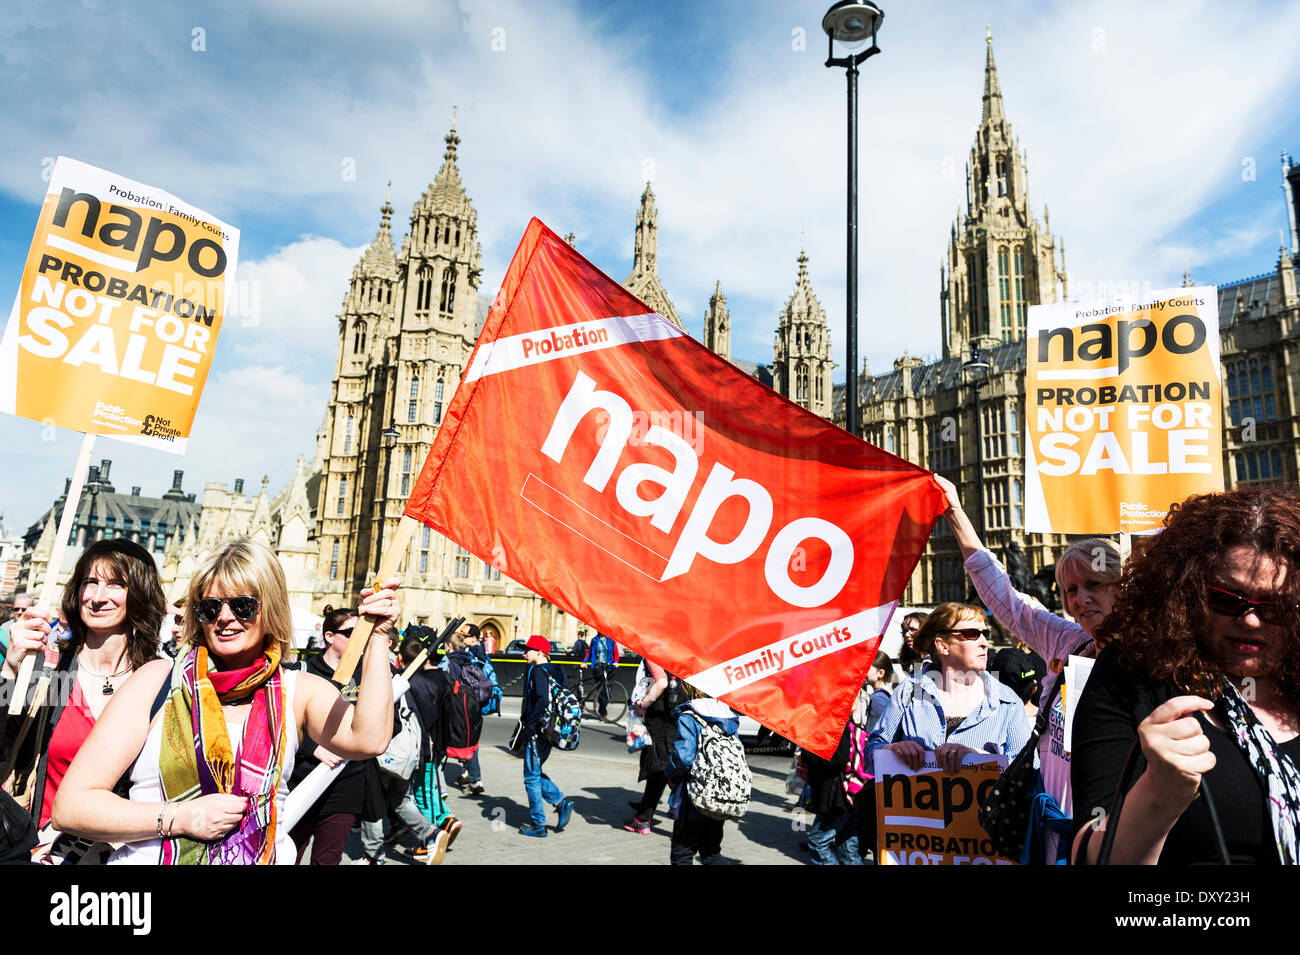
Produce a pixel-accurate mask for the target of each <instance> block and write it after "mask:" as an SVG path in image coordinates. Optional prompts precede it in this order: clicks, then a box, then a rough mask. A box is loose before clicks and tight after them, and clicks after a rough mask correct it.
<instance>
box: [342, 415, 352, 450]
mask: <svg viewBox="0 0 1300 955" xmlns="http://www.w3.org/2000/svg"><path fill="white" fill-rule="evenodd" d="M343 453H344V454H351V453H352V415H348V420H347V424H346V425H345V426H344V431H343Z"/></svg>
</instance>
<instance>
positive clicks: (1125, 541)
mask: <svg viewBox="0 0 1300 955" xmlns="http://www.w3.org/2000/svg"><path fill="white" fill-rule="evenodd" d="M1132 553H1133V535H1132V534H1130V533H1129V532H1128V531H1121V532H1120V535H1119V566H1120V567H1121V568H1123V566H1124V565H1125V564H1127V563H1128V559H1129V555H1130V554H1132Z"/></svg>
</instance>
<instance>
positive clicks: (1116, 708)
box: [1072, 486, 1300, 865]
mask: <svg viewBox="0 0 1300 955" xmlns="http://www.w3.org/2000/svg"><path fill="white" fill-rule="evenodd" d="M1298 569H1300V496H1297V495H1296V493H1295V492H1294V491H1292V490H1286V489H1282V488H1278V487H1250V486H1247V487H1241V488H1237V489H1236V490H1234V491H1230V492H1228V493H1226V494H1206V495H1200V496H1196V497H1191V498H1189V499H1188V500H1187V501H1185V502H1184V503H1183V504H1182V505H1181V506H1180V507H1178V508H1177V509H1175V510H1173V511H1171V512H1170V514H1169V516H1168V517H1167V518H1166V520H1165V529H1164V530H1163V531H1162V532H1161V533H1160V534H1158V535H1157V536H1155V537H1154V538H1152V539H1150V540H1149V541H1148V542H1147V544H1146V546H1145V547H1143V548H1142V550H1141V553H1139V554H1135V555H1134V557H1133V558H1132V560H1131V561H1130V562H1129V565H1128V566H1127V567H1126V568H1125V571H1124V575H1123V577H1122V578H1121V580H1120V584H1119V592H1118V594H1117V596H1116V600H1115V606H1114V610H1113V612H1112V613H1111V615H1110V617H1109V618H1108V619H1107V620H1106V622H1105V623H1104V624H1103V625H1102V626H1101V627H1099V628H1098V631H1097V638H1098V642H1099V643H1101V644H1104V645H1105V649H1104V650H1103V651H1102V652H1101V654H1100V655H1099V656H1098V658H1097V663H1096V665H1095V666H1094V668H1093V671H1092V675H1091V677H1090V678H1089V680H1088V685H1087V688H1086V689H1085V690H1084V692H1083V696H1082V698H1081V699H1080V701H1079V711H1078V713H1077V715H1076V716H1075V720H1074V726H1073V734H1074V760H1073V764H1072V777H1073V789H1074V804H1075V807H1076V813H1075V819H1076V820H1078V822H1077V823H1076V825H1079V827H1080V833H1079V835H1080V837H1081V839H1080V842H1081V843H1082V845H1081V849H1082V852H1083V854H1084V856H1085V858H1087V859H1089V860H1095V859H1096V858H1097V853H1098V849H1099V844H1100V843H1101V842H1102V839H1100V838H1093V837H1092V832H1091V830H1092V829H1093V827H1094V826H1096V827H1097V828H1098V829H1104V828H1105V823H1104V821H1102V820H1104V819H1105V816H1106V813H1108V812H1109V810H1110V807H1111V805H1112V801H1113V798H1114V796H1115V792H1116V789H1117V788H1118V785H1119V783H1120V780H1121V775H1122V767H1123V766H1124V763H1125V760H1126V757H1127V756H1128V754H1129V753H1130V751H1131V750H1132V749H1133V747H1134V746H1135V745H1136V746H1138V747H1140V750H1141V757H1142V761H1140V762H1139V763H1138V768H1139V769H1140V773H1138V774H1136V782H1134V783H1133V784H1132V786H1131V788H1129V789H1128V791H1127V796H1126V799H1125V802H1124V804H1123V809H1122V812H1121V814H1120V816H1119V821H1118V823H1117V829H1116V831H1115V833H1114V835H1113V838H1114V845H1113V850H1112V855H1111V858H1110V860H1109V861H1111V862H1114V863H1128V864H1152V863H1157V862H1158V863H1162V864H1177V865H1186V864H1192V863H1204V862H1219V861H1221V855H1220V852H1219V851H1218V848H1217V845H1218V841H1217V835H1216V830H1217V829H1221V831H1222V834H1223V837H1224V842H1225V843H1226V851H1227V854H1228V857H1229V859H1230V861H1232V862H1234V863H1236V862H1253V863H1264V864H1277V863H1279V862H1280V863H1286V864H1293V863H1295V862H1296V861H1297V858H1298V857H1300V851H1298V850H1297V825H1298V820H1300V774H1297V771H1296V761H1297V759H1300V737H1298V736H1297V734H1298V733H1300V639H1298V638H1300V574H1298V573H1297V570H1298ZM1206 794H1208V796H1209V797H1210V798H1209V799H1206V798H1198V797H1201V796H1203V795H1206ZM1211 802H1212V803H1213V804H1214V806H1213V807H1211V806H1210V805H1209V803H1211ZM1215 807H1217V813H1214V812H1213V809H1214V808H1215ZM1216 815H1217V823H1216V821H1215V818H1214V817H1215V816H1216Z"/></svg>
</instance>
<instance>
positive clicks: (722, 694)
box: [406, 219, 944, 755]
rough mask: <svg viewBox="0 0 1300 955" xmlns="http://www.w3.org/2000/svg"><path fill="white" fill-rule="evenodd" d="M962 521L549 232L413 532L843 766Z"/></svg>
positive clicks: (902, 469)
mask: <svg viewBox="0 0 1300 955" xmlns="http://www.w3.org/2000/svg"><path fill="white" fill-rule="evenodd" d="M943 507H944V497H943V493H942V492H941V491H940V489H939V487H938V485H937V484H936V483H935V482H934V480H933V478H932V477H931V476H930V474H929V472H927V471H924V470H922V469H921V468H918V467H916V466H915V465H912V464H909V463H908V462H906V461H904V460H902V459H900V458H896V457H894V456H893V455H891V454H887V453H886V452H884V451H881V450H879V449H878V448H875V447H872V446H871V445H869V444H866V443H864V442H863V441H861V440H859V439H858V438H855V437H853V436H851V435H849V434H848V433H846V432H844V431H842V430H841V429H839V428H836V427H834V426H833V425H831V424H830V423H828V422H827V421H825V420H823V419H822V418H819V417H818V416H817V415H814V414H812V413H811V412H808V411H805V410H804V409H803V408H800V407H799V406H797V405H795V404H793V403H792V402H790V401H787V400H786V399H785V398H782V397H781V396H780V395H777V394H775V393H774V392H773V391H772V390H771V389H769V388H767V387H765V386H764V385H762V384H760V383H759V382H757V381H755V380H754V379H753V378H751V377H749V376H748V375H746V374H744V373H743V372H741V371H740V370H738V369H737V368H735V367H734V366H732V365H731V364H730V363H729V362H727V361H726V360H724V359H722V358H720V357H718V356H717V355H715V354H714V353H713V352H711V351H709V350H708V349H707V348H705V347H704V346H703V345H701V344H699V343H698V342H696V341H694V340H693V339H691V338H690V337H689V336H687V335H686V334H685V333H683V332H682V331H681V330H679V329H678V328H676V327H675V326H673V325H671V324H670V323H669V322H667V321H665V320H664V319H663V318H661V317H660V316H658V315H656V314H654V313H653V312H651V311H650V310H649V309H648V308H647V307H646V305H645V304H644V303H643V302H641V301H640V300H638V299H637V298H635V297H634V296H633V295H631V294H630V293H629V292H627V291H626V290H625V289H623V288H622V287H621V286H619V285H618V284H617V283H616V282H614V281H613V280H612V279H610V278H609V277H608V276H606V275H604V274H603V273H602V272H600V270H598V269H597V268H596V267H595V266H593V265H592V264H591V263H590V262H588V261H587V260H586V259H584V258H583V257H582V256H581V255H579V254H578V253H577V252H575V251H574V250H573V249H572V248H570V247H569V245H568V244H567V243H565V242H564V240H563V239H561V238H560V237H559V236H557V235H556V234H555V233H554V232H552V231H551V230H550V229H548V228H546V227H545V226H544V225H542V223H541V222H540V221H539V220H537V219H533V220H532V222H530V223H529V225H528V230H527V231H526V232H525V233H524V238H523V241H522V242H521V243H520V244H519V248H518V250H517V251H516V252H515V256H514V260H513V261H512V262H511V263H510V269H509V271H508V272H507V273H506V277H505V280H504V281H503V283H502V285H501V291H500V292H499V293H498V295H497V298H496V301H495V302H494V303H493V306H492V310H491V312H490V314H489V315H488V319H487V323H486V324H485V325H484V327H483V332H482V334H481V335H480V336H479V340H478V345H477V346H476V347H475V349H474V353H473V355H472V356H471V358H470V362H469V365H468V367H467V368H466V371H465V374H464V376H463V377H462V379H461V383H460V387H459V388H458V389H457V391H456V394H455V397H454V398H453V399H452V402H451V405H450V406H449V407H448V409H447V414H446V418H445V420H444V421H443V424H442V427H441V429H440V430H439V432H438V436H437V438H436V440H435V441H434V445H433V448H432V449H431V451H430V452H429V458H428V460H427V461H426V462H425V464H424V468H423V470H422V471H421V473H420V477H419V480H418V481H417V482H416V485H415V489H414V490H413V491H412V493H411V497H410V500H409V502H408V505H407V508H406V513H407V514H409V515H411V516H412V517H415V518H418V519H419V520H421V521H423V522H424V523H426V524H428V525H429V526H430V527H433V528H434V529H436V530H438V531H440V532H441V533H443V534H445V535H446V536H448V537H450V538H451V539H452V540H454V541H457V542H458V543H459V544H461V545H462V546H464V547H465V548H467V549H468V550H470V551H471V552H472V553H474V554H475V555H476V556H478V557H479V558H481V559H482V560H484V561H487V562H489V563H491V564H493V565H494V566H496V567H498V568H500V569H501V570H502V571H503V572H504V573H506V574H507V575H508V576H510V577H511V578H513V579H514V580H517V581H519V582H520V583H522V584H524V585H526V586H528V587H530V588H532V589H533V590H534V591H535V592H537V593H539V594H541V595H542V596H544V597H546V598H547V599H549V600H551V601H552V602H554V603H555V604H556V605H557V606H559V607H561V608H563V609H564V610H565V611H567V612H568V613H571V614H573V615H574V616H575V617H577V618H578V619H580V620H583V621H586V622H587V623H588V624H591V625H593V626H596V627H598V628H600V629H601V630H602V631H604V632H605V633H607V634H609V635H610V636H612V637H614V639H616V640H618V641H619V642H620V643H622V644H624V645H626V646H628V647H631V648H632V649H634V650H636V651H638V652H639V653H641V654H643V655H645V656H647V657H649V658H650V659H651V660H654V661H655V662H656V663H658V664H660V665H661V666H663V667H665V668H666V669H668V670H669V671H670V672H672V673H674V674H676V675H678V676H680V677H682V678H684V679H686V680H688V681H690V682H691V683H692V684H694V685H695V686H697V687H699V688H700V689H702V690H704V691H705V692H707V693H709V694H711V695H713V696H716V697H718V698H719V699H721V700H723V701H724V702H726V703H728V704H730V705H731V706H733V707H734V708H735V709H737V710H739V711H741V712H742V713H746V714H748V715H750V716H752V717H753V718H754V719H756V720H758V721H759V722H761V723H763V724H765V725H767V726H769V727H771V728H772V729H774V730H776V731H777V732H778V733H781V734H782V735H784V736H786V737H788V738H790V739H792V740H794V741H795V742H796V743H798V744H799V745H801V746H804V747H806V748H808V749H810V750H812V751H814V752H818V753H822V754H824V755H829V754H830V753H832V752H833V751H834V750H835V747H836V745H837V744H838V742H839V739H840V734H841V732H842V730H843V727H844V724H845V722H846V721H847V720H848V717H849V711H850V708H851V707H852V704H853V700H854V696H855V694H856V693H857V690H858V688H859V687H860V686H861V684H862V678H863V676H864V675H865V673H866V671H867V669H868V667H869V666H870V665H871V660H872V659H873V657H874V656H875V652H876V646H877V645H878V643H879V640H880V635H881V633H883V631H884V629H885V627H886V626H887V625H888V622H889V617H890V614H891V613H892V611H893V608H894V606H895V605H896V603H897V601H898V598H899V596H900V595H901V594H902V592H903V588H904V587H905V586H906V584H907V580H908V578H909V576H910V575H911V573H912V569H913V568H914V567H915V566H916V562H917V560H918V559H919V558H920V555H921V552H922V550H923V549H924V547H925V541H926V538H927V537H928V536H929V533H930V529H931V527H932V526H933V524H934V521H935V519H936V518H937V517H938V515H939V514H940V513H942V511H943Z"/></svg>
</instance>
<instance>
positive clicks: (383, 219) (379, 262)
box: [354, 181, 397, 279]
mask: <svg viewBox="0 0 1300 955" xmlns="http://www.w3.org/2000/svg"><path fill="white" fill-rule="evenodd" d="M388 186H389V188H388V195H387V197H386V198H385V199H384V204H383V205H382V206H380V207H379V231H378V232H376V233H375V238H374V240H373V241H372V242H371V243H370V248H368V249H366V251H365V254H364V255H362V256H361V261H360V262H358V263H357V265H356V269H355V271H354V274H356V275H358V276H362V275H364V276H372V277H375V278H384V279H394V278H396V277H397V253H396V252H395V251H394V250H393V233H392V223H393V201H392V200H393V190H392V182H391V181H390V182H389V184H388Z"/></svg>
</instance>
